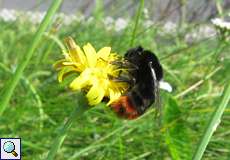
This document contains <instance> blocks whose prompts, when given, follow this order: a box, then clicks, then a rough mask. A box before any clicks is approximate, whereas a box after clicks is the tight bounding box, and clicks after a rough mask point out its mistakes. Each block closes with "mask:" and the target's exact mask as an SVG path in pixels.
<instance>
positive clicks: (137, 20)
mask: <svg viewBox="0 0 230 160" xmlns="http://www.w3.org/2000/svg"><path fill="white" fill-rule="evenodd" d="M144 3H145V0H141V2H140V4H139V8H138V11H137V15H136V20H135V25H134V29H133V33H132V39H131V42H130V46H131V47H132V46H133V44H134V40H135V37H136V33H137V28H138V24H139V20H140V18H141V13H142V10H143V8H144Z"/></svg>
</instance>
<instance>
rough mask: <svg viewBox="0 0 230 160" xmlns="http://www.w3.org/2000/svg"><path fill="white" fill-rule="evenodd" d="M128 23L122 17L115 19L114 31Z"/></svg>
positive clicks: (119, 29)
mask: <svg viewBox="0 0 230 160" xmlns="http://www.w3.org/2000/svg"><path fill="white" fill-rule="evenodd" d="M127 25H128V22H127V20H125V19H123V18H118V19H117V20H116V21H115V31H117V32H119V31H121V30H123V29H125V28H126V27H127Z"/></svg>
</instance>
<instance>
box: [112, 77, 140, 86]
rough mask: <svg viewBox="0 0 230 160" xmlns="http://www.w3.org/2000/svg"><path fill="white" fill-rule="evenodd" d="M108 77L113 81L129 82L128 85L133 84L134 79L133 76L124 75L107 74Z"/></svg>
mask: <svg viewBox="0 0 230 160" xmlns="http://www.w3.org/2000/svg"><path fill="white" fill-rule="evenodd" d="M109 79H110V80H111V81H113V82H125V83H129V84H130V85H133V84H135V81H136V80H135V79H134V78H129V77H125V76H119V77H112V76H109Z"/></svg>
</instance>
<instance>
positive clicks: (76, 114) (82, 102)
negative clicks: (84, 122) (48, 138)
mask: <svg viewBox="0 0 230 160" xmlns="http://www.w3.org/2000/svg"><path fill="white" fill-rule="evenodd" d="M77 98H78V101H77V107H76V108H75V109H74V111H73V112H72V113H71V115H70V117H69V119H68V120H67V121H66V122H65V123H64V124H63V125H62V126H61V129H60V130H59V132H58V135H57V137H56V138H55V140H54V142H53V144H52V146H51V149H50V151H49V153H48V156H47V160H53V159H54V157H55V155H56V154H57V152H58V150H59V148H60V147H61V145H62V143H63V141H64V140H65V137H66V135H67V131H68V130H69V128H70V127H71V126H72V124H73V122H74V120H76V119H79V118H81V116H82V115H83V114H84V112H85V111H86V110H87V109H89V108H88V102H87V99H86V98H85V96H84V95H83V94H82V93H80V94H79V96H78V97H77Z"/></svg>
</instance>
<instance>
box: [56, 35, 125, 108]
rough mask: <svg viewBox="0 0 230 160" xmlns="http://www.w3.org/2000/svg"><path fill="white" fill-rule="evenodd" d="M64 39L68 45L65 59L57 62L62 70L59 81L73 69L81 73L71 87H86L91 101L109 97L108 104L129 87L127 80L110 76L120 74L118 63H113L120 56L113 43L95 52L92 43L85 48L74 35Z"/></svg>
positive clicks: (98, 101) (95, 101)
mask: <svg viewBox="0 0 230 160" xmlns="http://www.w3.org/2000/svg"><path fill="white" fill-rule="evenodd" d="M65 42H66V45H67V48H68V50H67V51H64V55H65V59H62V60H59V61H58V62H56V63H55V65H54V67H55V68H57V69H58V70H59V73H58V81H59V82H62V81H63V79H64V78H65V77H66V76H68V75H70V74H72V73H79V76H77V77H76V78H75V79H74V80H73V81H72V82H71V83H70V85H69V87H70V88H71V89H72V90H81V89H83V90H84V91H86V92H87V94H86V97H87V99H88V101H89V105H96V104H98V103H100V102H101V101H102V99H103V98H104V97H107V98H109V102H108V103H107V105H109V104H111V103H112V102H114V101H115V100H117V99H118V98H119V97H120V96H121V94H122V93H123V92H124V91H125V90H127V88H128V85H127V84H126V83H124V82H115V81H113V80H111V78H110V77H117V76H119V69H118V67H117V66H116V65H113V64H111V63H110V62H112V61H115V60H117V59H118V56H117V54H115V53H111V52H110V51H111V48H110V47H104V48H102V49H100V50H99V51H98V52H96V51H95V49H94V48H93V46H92V45H91V44H90V43H87V44H86V45H84V46H83V50H82V49H81V48H80V47H79V46H78V45H76V43H75V42H74V40H73V39H72V38H71V37H68V38H66V41H65Z"/></svg>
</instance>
